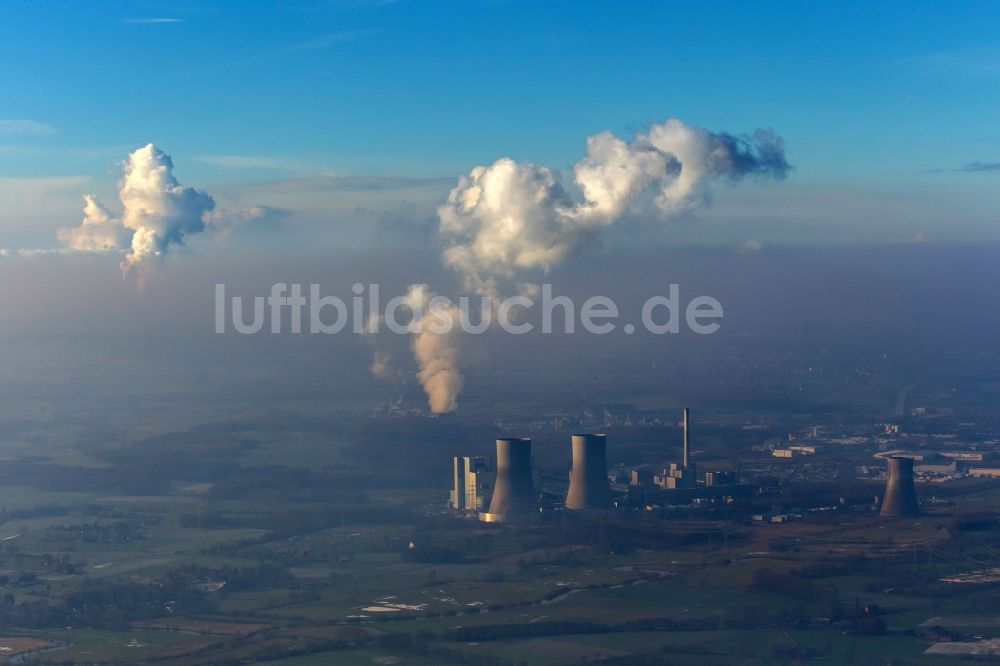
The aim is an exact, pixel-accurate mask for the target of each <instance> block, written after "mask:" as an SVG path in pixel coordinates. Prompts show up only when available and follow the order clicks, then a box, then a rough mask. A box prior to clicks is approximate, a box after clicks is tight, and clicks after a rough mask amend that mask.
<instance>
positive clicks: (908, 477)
mask: <svg viewBox="0 0 1000 666" xmlns="http://www.w3.org/2000/svg"><path fill="white" fill-rule="evenodd" d="M888 463H889V475H888V477H887V478H886V482H885V497H883V499H882V510H881V511H880V513H881V514H882V515H883V516H891V517H912V516H919V515H920V507H919V506H917V491H916V488H914V486H913V458H905V457H902V456H893V457H891V458H889V459H888Z"/></svg>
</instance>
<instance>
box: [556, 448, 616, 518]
mask: <svg viewBox="0 0 1000 666" xmlns="http://www.w3.org/2000/svg"><path fill="white" fill-rule="evenodd" d="M607 439H608V438H607V436H606V435H573V471H572V472H571V473H570V477H569V492H568V493H566V508H567V509H609V508H611V488H610V486H609V485H608V463H607V458H606V455H605V452H606V449H607Z"/></svg>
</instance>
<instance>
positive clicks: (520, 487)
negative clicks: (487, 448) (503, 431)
mask: <svg viewBox="0 0 1000 666" xmlns="http://www.w3.org/2000/svg"><path fill="white" fill-rule="evenodd" d="M537 504H538V494H537V493H536V492H535V485H534V483H533V482H532V476H531V440H530V439H525V438H505V439H498V440H497V480H496V483H495V485H494V486H493V500H492V501H491V502H490V510H489V513H488V514H486V515H481V518H482V519H483V520H485V521H487V522H500V523H502V522H508V521H510V520H516V519H518V518H523V517H526V516H528V515H530V514H532V513H534V512H535V509H536V508H537Z"/></svg>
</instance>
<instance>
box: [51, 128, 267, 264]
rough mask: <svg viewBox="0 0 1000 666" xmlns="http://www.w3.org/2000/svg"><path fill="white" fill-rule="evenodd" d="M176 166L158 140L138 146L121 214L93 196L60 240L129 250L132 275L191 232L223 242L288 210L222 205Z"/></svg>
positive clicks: (125, 174)
mask: <svg viewBox="0 0 1000 666" xmlns="http://www.w3.org/2000/svg"><path fill="white" fill-rule="evenodd" d="M173 168H174V165H173V161H172V160H171V159H170V156H169V155H167V154H166V153H164V152H163V151H162V150H160V149H159V148H157V147H156V146H154V145H153V144H151V143H150V144H148V145H145V146H143V147H141V148H137V149H135V150H134V151H132V152H131V153H129V156H128V159H127V160H126V161H125V164H124V166H123V169H122V178H121V180H120V181H118V198H119V200H120V201H121V205H122V215H121V217H115V216H114V215H113V214H112V213H111V212H110V211H109V210H108V209H107V208H106V207H105V206H104V205H103V204H102V203H101V202H100V201H98V200H97V197H95V196H94V195H92V194H88V195H86V196H84V198H83V199H84V204H85V205H84V209H83V214H84V217H83V222H82V223H81V224H80V226H78V227H67V228H63V229H59V230H58V231H57V236H58V238H59V241H60V243H62V245H63V246H64V247H65V248H66V250H69V251H78V252H108V251H118V252H125V253H126V255H125V260H124V261H123V262H122V264H121V267H122V271H123V272H124V273H126V274H127V273H128V272H129V271H130V270H131V269H133V268H137V267H146V266H148V265H149V263H150V262H151V261H152V260H154V259H156V258H162V257H163V256H165V255H166V254H167V252H168V251H169V250H170V248H171V247H173V246H176V245H183V244H184V242H185V239H186V237H187V236H190V235H193V234H199V233H201V232H204V231H211V232H212V233H213V234H214V235H215V237H216V239H217V240H220V241H222V240H225V239H226V238H227V237H228V236H229V234H230V233H231V232H232V231H233V230H234V229H236V228H241V227H262V226H268V225H271V224H273V223H274V222H275V221H276V220H278V219H280V218H281V217H283V216H284V215H285V214H286V211H283V210H279V209H275V208H270V207H268V206H252V207H250V208H245V209H236V210H228V209H218V208H216V207H215V200H214V199H213V198H212V197H211V196H210V195H208V194H206V193H205V192H201V191H199V190H196V189H194V188H191V187H184V186H182V185H181V184H180V183H178V182H177V179H176V178H175V177H174V175H173Z"/></svg>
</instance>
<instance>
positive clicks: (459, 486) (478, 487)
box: [449, 456, 496, 513]
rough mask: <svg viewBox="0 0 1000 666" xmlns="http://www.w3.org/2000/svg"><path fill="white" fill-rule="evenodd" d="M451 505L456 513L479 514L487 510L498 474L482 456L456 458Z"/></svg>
mask: <svg viewBox="0 0 1000 666" xmlns="http://www.w3.org/2000/svg"><path fill="white" fill-rule="evenodd" d="M453 466H454V481H453V487H452V491H451V499H450V501H449V504H450V505H451V507H452V508H453V509H454V510H455V511H459V512H463V513H478V512H480V511H482V510H483V509H485V508H486V503H487V502H488V501H489V494H490V491H491V490H492V489H493V485H494V483H495V482H496V473H495V472H494V471H493V469H492V466H491V465H490V462H489V461H488V460H487V459H486V458H483V457H482V456H456V457H455V459H454V461H453Z"/></svg>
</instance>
